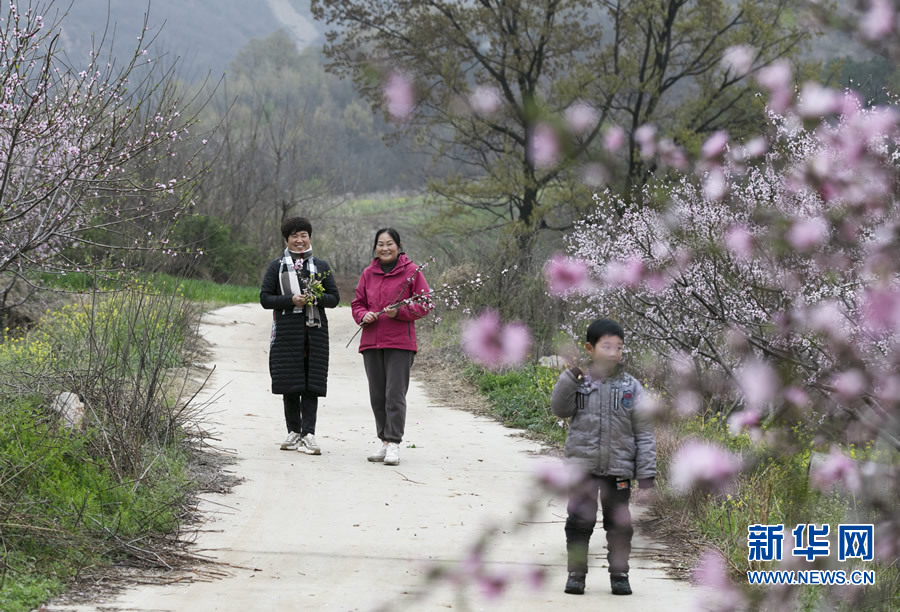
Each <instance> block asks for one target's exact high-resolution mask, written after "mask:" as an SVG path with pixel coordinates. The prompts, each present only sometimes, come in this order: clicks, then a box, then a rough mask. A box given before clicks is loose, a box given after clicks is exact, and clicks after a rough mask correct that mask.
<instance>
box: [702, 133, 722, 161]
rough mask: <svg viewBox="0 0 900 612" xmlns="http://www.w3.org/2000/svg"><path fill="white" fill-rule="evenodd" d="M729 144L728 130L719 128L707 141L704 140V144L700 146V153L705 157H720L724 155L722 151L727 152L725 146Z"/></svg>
mask: <svg viewBox="0 0 900 612" xmlns="http://www.w3.org/2000/svg"><path fill="white" fill-rule="evenodd" d="M727 145H728V132H726V131H725V130H719V131H718V132H715V133H714V134H713V135H712V136H710V137H709V138H707V139H706V142H704V143H703V146H702V147H701V148H700V155H701V156H702V157H703V159H710V158H712V157H719V156H720V155H722V153H724V152H725V147H726V146H727Z"/></svg>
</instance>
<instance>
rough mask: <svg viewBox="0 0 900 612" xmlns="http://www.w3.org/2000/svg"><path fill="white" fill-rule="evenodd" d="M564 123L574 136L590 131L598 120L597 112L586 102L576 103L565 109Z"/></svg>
mask: <svg viewBox="0 0 900 612" xmlns="http://www.w3.org/2000/svg"><path fill="white" fill-rule="evenodd" d="M565 116H566V123H567V124H568V126H569V129H571V130H572V132H573V133H575V134H584V133H586V132H589V131H591V130H592V129H594V127H595V126H596V125H597V122H598V121H599V120H600V115H599V114H598V113H597V110H596V109H595V108H594V107H593V106H591V105H590V104H587V103H586V102H576V103H575V104H573V105H572V106H570V107H569V108H567V109H566V112H565Z"/></svg>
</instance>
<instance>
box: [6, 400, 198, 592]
mask: <svg viewBox="0 0 900 612" xmlns="http://www.w3.org/2000/svg"><path fill="white" fill-rule="evenodd" d="M0 416H2V418H0V460H2V464H0V506H2V510H3V514H2V516H3V518H2V520H0V534H2V535H0V539H2V544H3V547H4V551H5V553H6V554H5V556H4V560H3V565H4V568H3V569H4V571H5V580H4V582H3V587H2V589H0V609H3V610H29V609H32V608H34V607H35V606H37V605H38V604H40V603H41V602H43V601H45V600H46V599H47V598H49V597H50V596H52V595H55V594H57V593H59V592H61V591H62V590H63V588H64V585H65V581H66V579H68V578H69V577H71V576H73V575H75V574H76V573H77V572H78V571H80V569H81V568H83V567H85V566H87V565H91V564H95V563H98V562H103V561H111V560H113V555H114V553H115V552H116V549H117V548H118V546H117V544H116V542H117V541H118V538H122V539H127V540H135V539H139V538H141V537H142V536H145V535H147V534H149V533H164V532H168V531H171V530H173V529H174V528H175V527H176V526H177V524H178V516H179V512H180V507H181V506H180V503H181V501H182V499H183V497H184V495H185V491H187V489H188V482H187V476H186V470H185V465H186V461H185V457H184V455H183V454H182V452H180V451H179V450H178V449H177V448H176V447H175V446H169V447H164V448H159V449H154V450H151V449H150V448H149V447H148V448H147V452H151V453H154V455H155V457H154V458H153V459H152V461H151V460H148V461H147V463H148V465H149V466H150V468H149V469H147V470H146V473H144V474H143V475H142V477H141V479H140V480H139V481H136V480H133V479H122V478H121V475H120V474H119V473H118V472H117V470H116V469H115V467H114V466H112V465H110V460H109V459H107V458H106V457H98V456H97V455H96V454H95V453H94V452H93V448H94V446H93V438H94V436H95V435H98V434H97V432H91V431H88V432H79V431H69V430H65V429H59V428H58V427H57V424H56V423H55V419H53V418H51V417H49V416H48V415H47V414H46V413H45V412H43V411H42V409H41V400H40V398H39V397H37V396H26V397H19V398H15V399H10V398H9V397H4V398H0Z"/></svg>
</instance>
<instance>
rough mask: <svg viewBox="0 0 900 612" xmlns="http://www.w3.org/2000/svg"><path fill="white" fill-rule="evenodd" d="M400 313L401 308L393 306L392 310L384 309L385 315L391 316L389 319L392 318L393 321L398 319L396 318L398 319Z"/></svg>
mask: <svg viewBox="0 0 900 612" xmlns="http://www.w3.org/2000/svg"><path fill="white" fill-rule="evenodd" d="M399 312H400V307H399V306H392V307H390V308H385V309H384V314H386V315H387V316H389V317H390V318H392V319H396V318H397V314H398V313H399Z"/></svg>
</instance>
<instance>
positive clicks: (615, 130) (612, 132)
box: [603, 125, 625, 153]
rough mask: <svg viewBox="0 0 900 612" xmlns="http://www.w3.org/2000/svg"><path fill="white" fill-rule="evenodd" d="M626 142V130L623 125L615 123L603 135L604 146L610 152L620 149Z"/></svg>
mask: <svg viewBox="0 0 900 612" xmlns="http://www.w3.org/2000/svg"><path fill="white" fill-rule="evenodd" d="M624 143H625V130H624V129H622V127H621V126H618V125H614V126H612V127H611V128H609V129H608V130H606V134H604V135H603V146H604V148H606V150H607V151H609V152H610V153H615V152H616V151H618V150H619V149H620V148H621V147H622V145H623V144H624Z"/></svg>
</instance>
